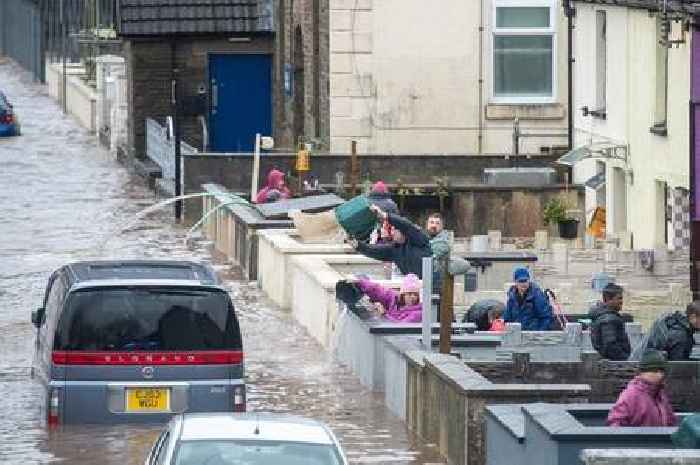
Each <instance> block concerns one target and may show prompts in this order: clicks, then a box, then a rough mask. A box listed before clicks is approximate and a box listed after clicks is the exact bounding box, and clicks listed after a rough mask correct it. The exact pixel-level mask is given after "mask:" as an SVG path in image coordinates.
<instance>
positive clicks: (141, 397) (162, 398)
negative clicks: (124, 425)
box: [126, 388, 170, 412]
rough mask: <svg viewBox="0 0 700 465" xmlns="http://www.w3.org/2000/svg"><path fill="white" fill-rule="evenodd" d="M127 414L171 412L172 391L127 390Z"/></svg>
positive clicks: (150, 389)
mask: <svg viewBox="0 0 700 465" xmlns="http://www.w3.org/2000/svg"><path fill="white" fill-rule="evenodd" d="M126 411H127V412H168V411H170V390H169V389H152V388H143V389H141V388H139V389H127V390H126Z"/></svg>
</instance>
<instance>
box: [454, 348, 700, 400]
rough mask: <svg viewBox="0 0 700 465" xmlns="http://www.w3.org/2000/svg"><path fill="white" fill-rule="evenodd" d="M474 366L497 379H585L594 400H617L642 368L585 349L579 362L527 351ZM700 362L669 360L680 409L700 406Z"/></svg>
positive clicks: (670, 384) (669, 373) (472, 366)
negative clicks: (534, 356) (540, 357)
mask: <svg viewBox="0 0 700 465" xmlns="http://www.w3.org/2000/svg"><path fill="white" fill-rule="evenodd" d="M467 365H468V366H469V368H470V369H472V370H474V371H475V372H477V373H479V374H481V375H482V376H484V377H486V378H487V379H489V380H490V381H492V382H494V383H507V384H510V383H526V384H530V383H534V384H537V383H548V382H554V381H556V382H559V383H570V384H577V383H585V384H589V385H590V386H591V392H590V397H589V400H590V401H591V402H615V401H616V400H617V397H618V395H619V394H620V392H621V391H622V390H623V389H624V387H625V386H626V384H627V382H628V381H629V380H631V379H632V378H633V377H634V376H635V374H636V373H637V369H638V362H612V361H609V360H601V359H600V356H599V355H598V354H597V353H596V352H584V353H583V354H582V356H581V360H580V361H578V362H570V361H560V362H532V361H530V355H529V354H527V353H516V354H514V355H513V359H512V360H511V361H498V362H477V361H468V362H467ZM699 368H700V362H696V361H689V362H669V364H668V369H667V381H666V385H667V390H668V393H669V397H670V398H671V402H672V403H673V406H674V408H675V409H676V410H677V411H688V412H690V411H698V410H700V370H699Z"/></svg>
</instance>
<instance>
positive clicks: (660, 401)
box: [608, 350, 678, 426]
mask: <svg viewBox="0 0 700 465" xmlns="http://www.w3.org/2000/svg"><path fill="white" fill-rule="evenodd" d="M665 379H666V355H665V354H664V353H663V352H660V351H658V350H647V351H646V352H644V355H643V356H642V360H641V362H640V363H639V374H638V375H637V376H635V377H634V379H632V381H630V382H629V383H628V384H627V387H626V388H625V390H624V391H622V393H621V394H620V397H618V399H617V402H615V405H614V406H613V408H612V409H610V413H609V414H608V426H676V425H677V424H678V418H677V417H676V415H675V414H674V413H673V407H671V402H670V401H669V400H668V395H667V394H666V390H665V389H664V380H665Z"/></svg>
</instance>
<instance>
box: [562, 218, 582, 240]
mask: <svg viewBox="0 0 700 465" xmlns="http://www.w3.org/2000/svg"><path fill="white" fill-rule="evenodd" d="M576 236H578V220H563V221H560V222H559V237H561V238H562V239H575V238H576Z"/></svg>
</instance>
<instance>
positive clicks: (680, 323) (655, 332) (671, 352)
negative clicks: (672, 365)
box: [647, 301, 700, 361]
mask: <svg viewBox="0 0 700 465" xmlns="http://www.w3.org/2000/svg"><path fill="white" fill-rule="evenodd" d="M697 329H700V301H695V302H692V303H690V304H689V305H688V307H687V308H686V309H685V314H683V313H681V312H674V313H671V314H668V315H663V316H662V317H661V318H659V319H658V320H656V321H655V322H654V324H653V325H652V326H651V330H649V341H648V342H647V349H656V350H663V351H665V352H666V353H667V354H668V360H670V361H671V360H689V359H690V353H691V352H692V351H693V344H695V340H694V339H693V334H694V333H695V330H697Z"/></svg>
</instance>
